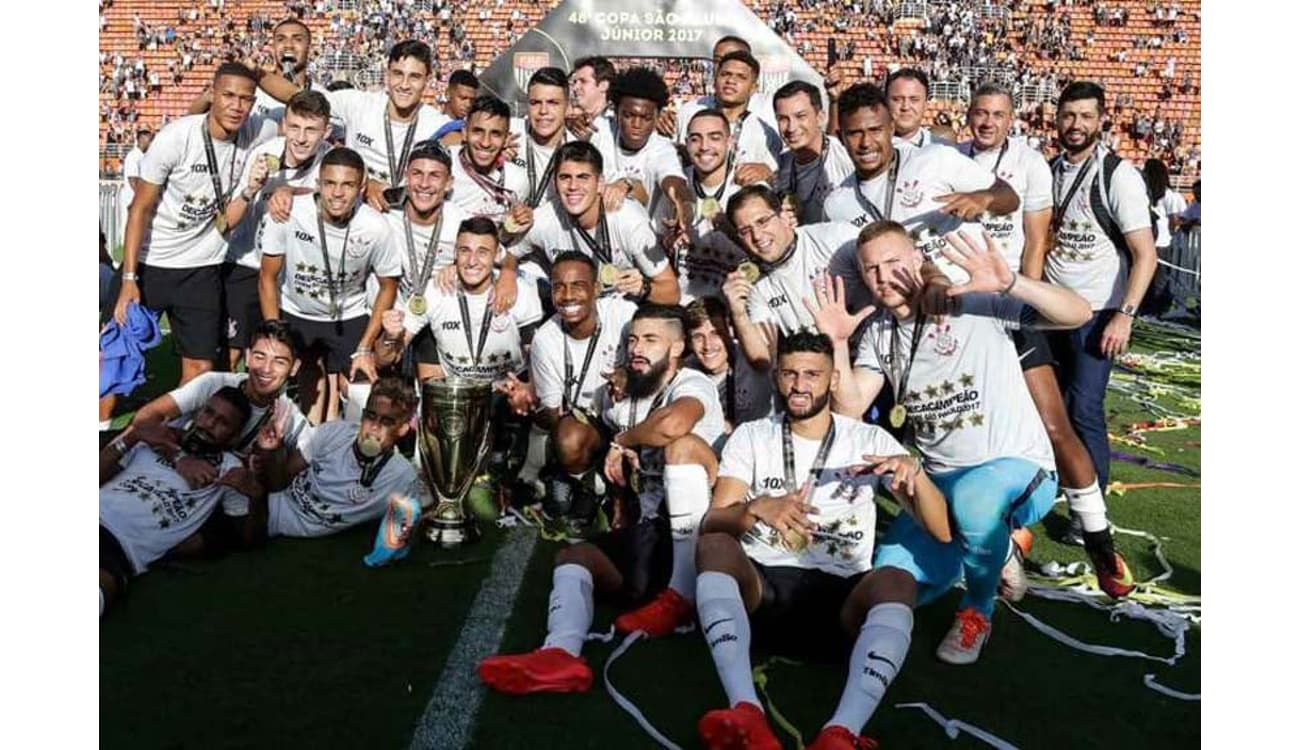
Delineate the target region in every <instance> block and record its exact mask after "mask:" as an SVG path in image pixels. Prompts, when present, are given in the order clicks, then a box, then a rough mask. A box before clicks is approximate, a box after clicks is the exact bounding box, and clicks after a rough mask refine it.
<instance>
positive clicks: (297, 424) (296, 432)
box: [167, 372, 312, 453]
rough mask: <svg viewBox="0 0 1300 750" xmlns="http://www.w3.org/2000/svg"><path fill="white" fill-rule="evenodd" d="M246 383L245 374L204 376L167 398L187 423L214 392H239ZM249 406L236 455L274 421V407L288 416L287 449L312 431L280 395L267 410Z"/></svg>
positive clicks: (250, 444) (250, 404)
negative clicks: (226, 388) (270, 421)
mask: <svg viewBox="0 0 1300 750" xmlns="http://www.w3.org/2000/svg"><path fill="white" fill-rule="evenodd" d="M245 380H248V373H246V372H205V373H203V374H202V375H199V376H198V377H196V378H194V379H193V380H191V381H190V382H188V383H186V384H185V385H183V386H181V387H179V388H177V389H176V390H174V391H172V392H171V393H169V394H167V395H169V396H171V397H172V401H175V402H176V406H177V407H178V408H179V409H180V410H181V419H190V418H191V417H193V416H194V415H195V414H197V413H198V411H199V409H201V408H202V407H203V405H204V404H206V403H207V402H208V400H209V399H210V398H212V396H213V394H215V393H216V392H217V391H219V390H221V389H222V388H225V387H226V386H234V387H236V388H240V387H242V386H243V384H244V381H245ZM249 406H250V407H251V409H252V411H250V412H249V415H248V421H247V422H245V423H244V428H243V429H242V430H240V431H239V439H238V440H236V441H235V452H236V453H242V452H245V451H246V450H248V449H249V448H250V447H251V446H252V444H253V440H254V439H256V437H257V432H258V430H260V429H262V426H263V425H265V424H266V423H267V422H268V421H269V420H271V419H272V418H273V417H274V412H275V409H276V407H278V408H279V409H280V410H281V412H282V413H286V414H288V415H289V416H288V418H287V419H286V420H285V424H284V444H285V446H286V447H288V448H290V449H292V448H294V447H296V446H297V445H298V441H299V440H301V439H302V438H303V437H305V436H306V435H307V434H309V433H310V432H311V430H312V427H311V425H310V424H308V422H307V418H306V417H304V416H303V415H302V411H301V410H299V409H298V405H297V404H296V403H294V401H293V399H291V398H289V396H288V395H287V394H285V393H281V394H280V395H279V396H278V397H277V398H276V402H275V404H273V405H272V406H270V407H266V406H258V405H257V404H254V403H252V402H249Z"/></svg>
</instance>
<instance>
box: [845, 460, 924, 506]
mask: <svg viewBox="0 0 1300 750" xmlns="http://www.w3.org/2000/svg"><path fill="white" fill-rule="evenodd" d="M862 460H863V461H864V462H866V465H865V466H863V467H862V468H861V471H855V472H854V473H856V474H861V473H865V472H868V471H869V472H871V473H872V474H875V475H876V476H878V477H880V476H884V475H886V474H893V475H894V479H893V481H892V482H890V484H889V489H890V491H891V492H893V493H894V494H895V495H897V494H898V492H899V491H900V490H902V491H905V492H906V493H907V496H908V497H912V496H914V495H915V494H916V478H917V477H918V476H920V475H921V474H923V473H925V472H924V470H923V469H922V468H921V460H920V459H918V458H916V457H915V456H911V455H908V454H906V453H903V454H899V455H897V456H871V455H866V456H863V457H862Z"/></svg>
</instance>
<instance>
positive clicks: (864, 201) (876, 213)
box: [853, 151, 903, 221]
mask: <svg viewBox="0 0 1300 750" xmlns="http://www.w3.org/2000/svg"><path fill="white" fill-rule="evenodd" d="M902 163H903V157H902V156H901V155H900V154H899V153H898V151H894V158H893V159H892V160H891V161H890V163H889V182H887V183H886V184H885V211H884V213H881V212H880V209H879V208H876V204H875V203H872V202H871V199H870V198H868V197H867V194H866V193H864V192H862V181H861V180H858V182H857V184H856V185H854V186H853V192H854V194H856V195H857V196H858V203H859V204H861V205H862V208H863V209H865V210H866V212H867V213H869V214H871V219H872V221H887V220H889V217H891V216H893V215H894V189H895V186H896V185H897V184H898V168H899V166H900V165H901V164H902Z"/></svg>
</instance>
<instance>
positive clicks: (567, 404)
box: [561, 318, 600, 411]
mask: <svg viewBox="0 0 1300 750" xmlns="http://www.w3.org/2000/svg"><path fill="white" fill-rule="evenodd" d="M589 340H590V341H591V343H590V344H588V345H587V356H586V357H585V358H584V359H583V360H582V372H581V373H580V374H579V375H578V379H577V381H574V380H573V357H572V355H570V354H569V338H568V336H567V335H566V336H565V337H564V340H563V341H562V342H561V343H562V344H564V410H565V411H572V410H573V406H574V405H575V404H577V403H578V397H579V396H581V395H582V384H583V383H584V382H586V380H587V370H588V369H589V368H590V367H591V358H592V357H594V356H595V355H596V348H597V347H599V346H600V319H599V318H597V319H596V330H595V331H594V332H593V333H592V334H591V338H590V339H589ZM570 384H572V385H573V395H572V396H570V395H569V386H570Z"/></svg>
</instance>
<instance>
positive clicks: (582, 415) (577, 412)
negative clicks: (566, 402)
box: [570, 406, 591, 425]
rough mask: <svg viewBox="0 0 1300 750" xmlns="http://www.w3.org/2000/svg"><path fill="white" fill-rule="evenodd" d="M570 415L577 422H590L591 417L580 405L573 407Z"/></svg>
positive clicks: (587, 423)
mask: <svg viewBox="0 0 1300 750" xmlns="http://www.w3.org/2000/svg"><path fill="white" fill-rule="evenodd" d="M570 416H572V417H573V418H574V419H576V420H578V423H579V424H586V425H589V424H591V419H590V418H589V417H587V412H586V411H585V410H583V408H582V407H581V406H575V407H573V411H572V412H570Z"/></svg>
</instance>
